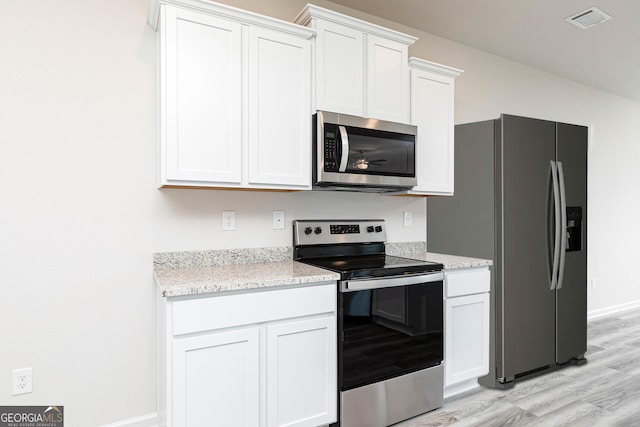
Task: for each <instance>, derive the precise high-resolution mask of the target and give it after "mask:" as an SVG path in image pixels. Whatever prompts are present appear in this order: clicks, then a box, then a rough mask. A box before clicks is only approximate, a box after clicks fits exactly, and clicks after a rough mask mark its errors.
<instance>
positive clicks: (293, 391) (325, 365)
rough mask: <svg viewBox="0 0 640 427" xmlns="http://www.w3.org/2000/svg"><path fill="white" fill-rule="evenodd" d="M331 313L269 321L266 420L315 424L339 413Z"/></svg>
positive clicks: (298, 425)
mask: <svg viewBox="0 0 640 427" xmlns="http://www.w3.org/2000/svg"><path fill="white" fill-rule="evenodd" d="M336 348H337V343H336V317H335V315H330V316H325V317H320V318H315V319H305V320H298V321H292V322H287V323H282V324H278V325H273V326H268V327H267V425H268V426H269V427H275V426H296V427H303V426H309V427H312V426H318V425H324V424H329V423H332V422H334V421H336V418H337V412H336V407H337V402H336V399H337V378H336V376H337V367H336V364H337V360H336V358H337V354H336V352H337V350H336Z"/></svg>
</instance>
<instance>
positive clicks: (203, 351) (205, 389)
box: [173, 328, 260, 427]
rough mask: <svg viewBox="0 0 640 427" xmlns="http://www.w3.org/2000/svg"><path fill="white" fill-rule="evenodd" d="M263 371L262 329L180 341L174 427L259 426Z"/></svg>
mask: <svg viewBox="0 0 640 427" xmlns="http://www.w3.org/2000/svg"><path fill="white" fill-rule="evenodd" d="M259 368H260V343H259V328H247V329H240V330H237V331H231V332H220V333H212V334H207V335H202V336H198V337H192V338H181V339H176V340H175V341H174V343H173V372H174V374H173V410H174V417H173V419H174V421H175V423H174V425H176V426H178V425H185V426H206V425H211V426H247V427H249V426H256V425H258V422H259V384H260V381H259Z"/></svg>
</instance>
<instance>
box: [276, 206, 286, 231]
mask: <svg viewBox="0 0 640 427" xmlns="http://www.w3.org/2000/svg"><path fill="white" fill-rule="evenodd" d="M284 218H285V217H284V211H273V229H274V230H284Z"/></svg>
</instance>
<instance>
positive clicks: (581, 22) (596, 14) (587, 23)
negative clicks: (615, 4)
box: [565, 7, 612, 30]
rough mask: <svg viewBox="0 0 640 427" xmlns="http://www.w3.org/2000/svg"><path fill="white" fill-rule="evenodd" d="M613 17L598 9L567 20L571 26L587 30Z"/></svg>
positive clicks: (595, 8) (588, 10) (591, 9)
mask: <svg viewBox="0 0 640 427" xmlns="http://www.w3.org/2000/svg"><path fill="white" fill-rule="evenodd" d="M611 18H612V17H611V16H610V15H608V14H606V13H604V12H603V11H601V10H600V9H598V8H597V7H592V8H589V9H587V10H585V11H583V12H580V13H577V14H575V15H573V16H570V17H568V18H566V19H565V21H567V22H569V23H570V24H573V25H575V26H576V27H578V28H582V29H583V30H586V29H587V28H591V27H594V26H596V25H598V24H599V23H601V22H604V21H608V20H609V19H611Z"/></svg>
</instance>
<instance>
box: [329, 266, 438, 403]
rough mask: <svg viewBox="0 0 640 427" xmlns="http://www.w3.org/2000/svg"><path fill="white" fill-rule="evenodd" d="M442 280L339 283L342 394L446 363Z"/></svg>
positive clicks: (433, 276) (427, 276)
mask: <svg viewBox="0 0 640 427" xmlns="http://www.w3.org/2000/svg"><path fill="white" fill-rule="evenodd" d="M442 280H443V274H442V272H436V273H428V274H420V275H412V276H400V277H392V278H378V279H365V280H349V281H342V282H340V291H341V292H340V293H339V295H338V300H339V301H338V303H339V325H338V326H339V328H340V334H339V340H340V342H339V343H338V344H339V359H340V363H339V370H340V375H339V381H340V390H341V391H347V390H351V389H353V388H357V387H361V386H365V385H368V384H372V383H375V382H379V381H384V380H387V379H390V378H394V377H398V376H401V375H405V374H408V373H411V372H416V371H420V370H423V369H426V368H429V367H432V366H437V365H440V364H441V363H442V360H443V299H442V286H443V284H442Z"/></svg>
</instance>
